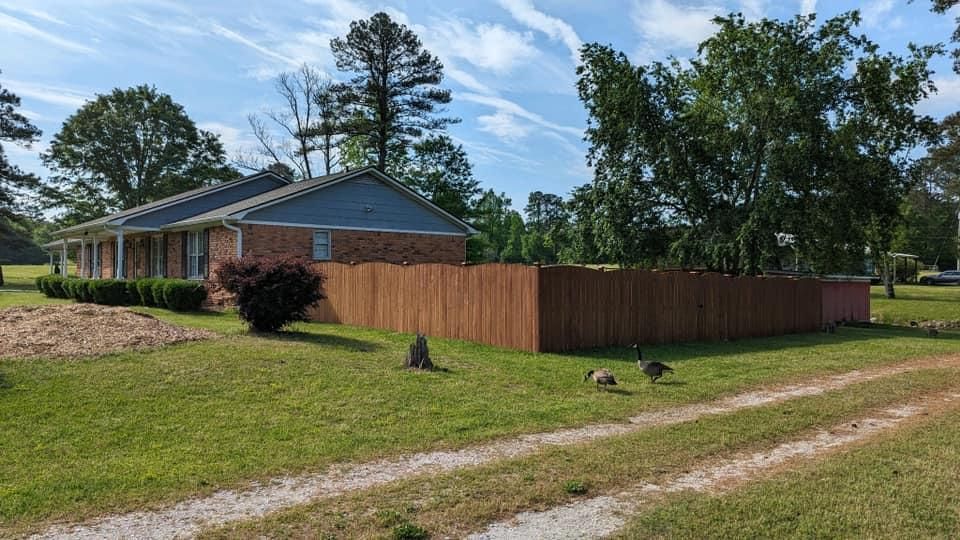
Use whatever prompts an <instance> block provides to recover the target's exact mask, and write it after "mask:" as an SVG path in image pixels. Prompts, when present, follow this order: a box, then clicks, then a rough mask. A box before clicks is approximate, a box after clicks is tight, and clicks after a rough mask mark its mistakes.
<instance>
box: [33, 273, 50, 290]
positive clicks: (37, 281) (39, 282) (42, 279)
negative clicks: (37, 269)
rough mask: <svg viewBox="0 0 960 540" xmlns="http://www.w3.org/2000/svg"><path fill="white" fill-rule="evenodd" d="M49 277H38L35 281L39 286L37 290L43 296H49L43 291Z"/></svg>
mask: <svg viewBox="0 0 960 540" xmlns="http://www.w3.org/2000/svg"><path fill="white" fill-rule="evenodd" d="M47 277H48V276H37V278H36V279H35V280H33V282H34V283H35V284H36V285H37V290H38V291H40V292H42V293H43V294H47V292H46V291H45V290H43V282H44V281H46V279H47Z"/></svg>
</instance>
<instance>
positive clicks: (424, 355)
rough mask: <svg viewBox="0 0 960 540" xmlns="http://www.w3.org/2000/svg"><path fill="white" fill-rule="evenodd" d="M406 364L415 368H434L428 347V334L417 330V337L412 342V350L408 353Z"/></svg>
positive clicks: (429, 369) (428, 369)
mask: <svg viewBox="0 0 960 540" xmlns="http://www.w3.org/2000/svg"><path fill="white" fill-rule="evenodd" d="M406 366H407V367H408V368H413V369H425V370H427V371H431V370H433V362H431V361H430V350H429V349H428V348H427V336H425V335H423V334H421V333H419V332H417V339H416V341H414V342H413V343H411V344H410V352H408V353H407V362H406Z"/></svg>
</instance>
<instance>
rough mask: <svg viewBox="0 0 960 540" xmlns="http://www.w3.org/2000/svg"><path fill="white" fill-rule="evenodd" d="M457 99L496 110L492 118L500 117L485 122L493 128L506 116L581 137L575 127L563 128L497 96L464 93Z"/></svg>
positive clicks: (580, 130) (503, 120)
mask: <svg viewBox="0 0 960 540" xmlns="http://www.w3.org/2000/svg"><path fill="white" fill-rule="evenodd" d="M457 98H458V99H462V100H464V101H469V102H471V103H477V104H480V105H486V106H487V107H491V108H493V109H495V110H496V113H495V114H494V116H497V115H500V116H499V118H498V119H497V120H486V122H487V126H493V125H494V123H495V122H499V123H500V125H504V123H505V122H506V121H507V119H506V116H513V117H517V118H522V119H524V120H527V121H529V122H532V123H534V124H536V125H538V126H540V127H543V128H546V129H549V130H551V131H554V132H557V133H561V134H565V135H573V136H575V137H582V136H583V130H582V129H578V128H575V127H570V126H564V125H561V124H557V123H554V122H551V121H549V120H547V119H546V118H544V117H542V116H540V115H539V114H537V113H534V112H531V111H528V110H527V109H524V108H523V107H521V106H520V105H518V104H516V103H514V102H512V101H510V100H508V99H504V98H502V97H497V96H484V95H480V94H474V93H471V92H464V93H462V94H457Z"/></svg>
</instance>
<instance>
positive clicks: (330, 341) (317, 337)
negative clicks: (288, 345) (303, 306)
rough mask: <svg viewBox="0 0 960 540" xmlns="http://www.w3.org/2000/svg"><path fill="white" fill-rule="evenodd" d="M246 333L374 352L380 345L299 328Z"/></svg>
mask: <svg viewBox="0 0 960 540" xmlns="http://www.w3.org/2000/svg"><path fill="white" fill-rule="evenodd" d="M248 335H250V336H252V337H258V338H262V339H270V340H275V341H288V342H290V341H293V342H298V343H307V344H311V345H320V346H322V347H336V348H339V349H347V350H350V351H357V352H374V351H378V350H380V349H382V347H381V346H380V345H379V344H377V343H374V342H372V341H365V340H362V339H355V338H349V337H344V336H337V335H333V334H318V333H313V332H301V331H299V330H292V331H285V332H255V331H250V332H249V333H248Z"/></svg>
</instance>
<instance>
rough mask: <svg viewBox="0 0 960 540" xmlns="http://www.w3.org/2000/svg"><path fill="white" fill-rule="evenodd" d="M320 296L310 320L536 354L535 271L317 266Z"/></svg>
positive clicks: (508, 267) (443, 266) (432, 266)
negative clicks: (321, 286) (321, 287)
mask: <svg viewBox="0 0 960 540" xmlns="http://www.w3.org/2000/svg"><path fill="white" fill-rule="evenodd" d="M316 266H317V267H318V268H319V269H320V270H321V271H322V272H323V273H324V274H325V275H326V277H327V279H326V282H325V284H324V294H325V295H326V296H327V299H325V300H323V301H321V302H320V304H319V305H318V306H317V307H316V308H314V309H313V310H312V311H311V313H310V318H311V319H313V320H317V321H323V322H336V323H343V324H354V325H358V326H370V327H374V328H384V329H389V330H396V331H399V332H424V333H426V334H428V335H433V336H442V337H449V338H454V339H465V340H470V341H478V342H481V343H488V344H491V345H497V346H501V347H510V348H514V349H523V350H528V351H535V350H537V347H538V345H539V342H540V339H539V335H538V331H539V328H538V326H537V320H538V319H539V315H538V313H537V310H538V309H539V306H538V304H537V296H536V292H537V280H538V275H537V270H538V269H537V268H535V267H527V266H522V265H512V264H485V265H477V266H453V265H446V264H417V265H410V266H400V265H395V264H388V263H363V264H358V265H349V264H341V263H316Z"/></svg>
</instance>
